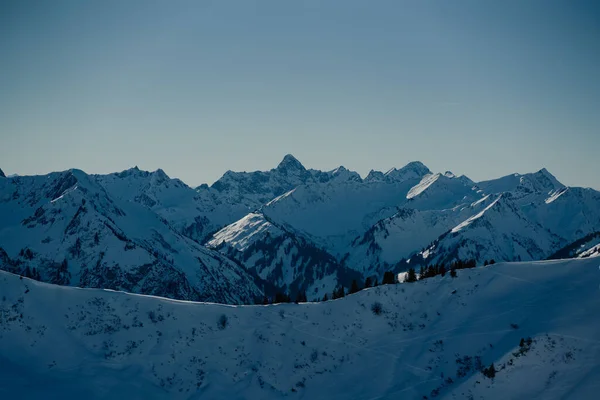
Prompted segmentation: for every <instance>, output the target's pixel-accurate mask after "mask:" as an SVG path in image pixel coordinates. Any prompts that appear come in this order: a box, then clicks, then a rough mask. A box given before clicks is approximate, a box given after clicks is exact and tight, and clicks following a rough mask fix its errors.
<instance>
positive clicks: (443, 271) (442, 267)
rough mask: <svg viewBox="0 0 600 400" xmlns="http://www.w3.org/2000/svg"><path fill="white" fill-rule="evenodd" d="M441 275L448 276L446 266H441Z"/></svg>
mask: <svg viewBox="0 0 600 400" xmlns="http://www.w3.org/2000/svg"><path fill="white" fill-rule="evenodd" d="M440 275H442V276H445V275H446V267H444V264H442V265H440Z"/></svg>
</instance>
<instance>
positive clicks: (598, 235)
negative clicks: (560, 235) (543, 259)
mask: <svg viewBox="0 0 600 400" xmlns="http://www.w3.org/2000/svg"><path fill="white" fill-rule="evenodd" d="M599 255H600V231H598V232H592V233H590V234H588V235H585V236H584V237H582V238H580V239H577V240H576V241H574V242H573V243H569V244H568V245H566V246H565V247H563V248H562V249H560V250H558V251H557V252H556V253H554V254H552V255H551V256H550V257H548V259H549V260H558V259H561V258H573V257H579V258H586V257H596V256H599Z"/></svg>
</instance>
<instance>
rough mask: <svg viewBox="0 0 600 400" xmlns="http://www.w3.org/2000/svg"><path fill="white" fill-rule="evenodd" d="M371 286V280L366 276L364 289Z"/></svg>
mask: <svg viewBox="0 0 600 400" xmlns="http://www.w3.org/2000/svg"><path fill="white" fill-rule="evenodd" d="M371 286H373V282H372V281H371V277H370V276H367V279H365V289H366V288H370V287H371Z"/></svg>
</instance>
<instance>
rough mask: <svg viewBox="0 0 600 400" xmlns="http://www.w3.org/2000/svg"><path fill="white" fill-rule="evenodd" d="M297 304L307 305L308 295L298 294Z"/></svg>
mask: <svg viewBox="0 0 600 400" xmlns="http://www.w3.org/2000/svg"><path fill="white" fill-rule="evenodd" d="M296 303H306V293H305V292H300V291H299V292H298V294H296Z"/></svg>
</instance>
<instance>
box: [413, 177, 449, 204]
mask: <svg viewBox="0 0 600 400" xmlns="http://www.w3.org/2000/svg"><path fill="white" fill-rule="evenodd" d="M440 176H441V174H431V175H427V176H426V177H424V178H423V179H422V180H421V182H419V183H418V184H417V185H415V186H413V187H412V188H411V189H410V190H409V191H408V194H407V195H406V198H407V199H412V198H413V197H417V196H418V195H420V194H421V193H423V192H424V191H425V190H427V188H428V187H429V186H431V185H433V183H434V182H435V181H437V180H438V178H439V177H440Z"/></svg>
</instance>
